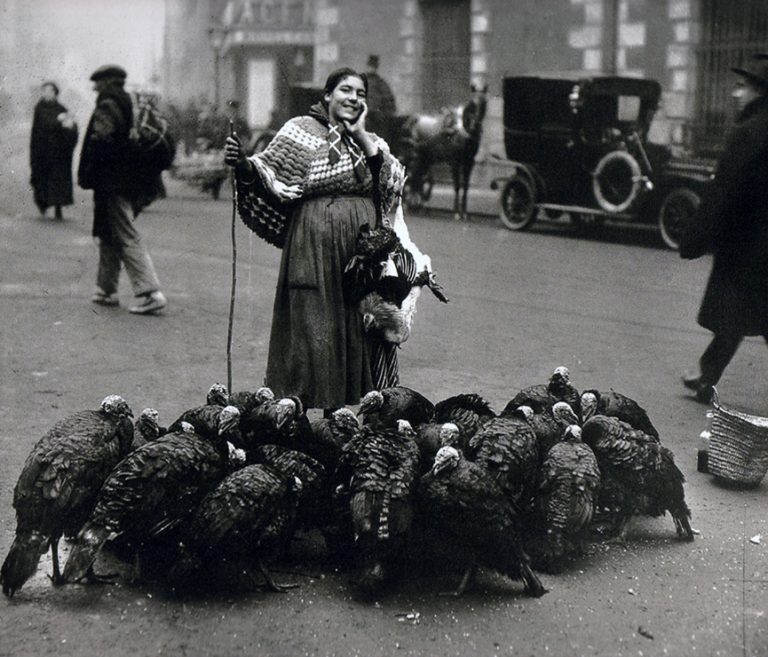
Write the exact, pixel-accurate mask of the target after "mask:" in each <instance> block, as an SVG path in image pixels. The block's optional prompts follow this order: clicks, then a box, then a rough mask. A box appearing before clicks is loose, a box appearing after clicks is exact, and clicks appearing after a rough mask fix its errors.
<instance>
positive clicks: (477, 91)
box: [461, 84, 488, 137]
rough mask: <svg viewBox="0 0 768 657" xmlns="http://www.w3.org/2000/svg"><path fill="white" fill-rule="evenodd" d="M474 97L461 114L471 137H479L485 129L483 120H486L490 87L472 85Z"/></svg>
mask: <svg viewBox="0 0 768 657" xmlns="http://www.w3.org/2000/svg"><path fill="white" fill-rule="evenodd" d="M471 90H472V95H471V96H470V98H469V101H468V102H467V104H466V105H464V110H463V112H462V114H461V123H462V126H463V127H464V130H466V132H467V134H469V135H470V136H473V137H474V136H478V135H479V134H480V131H481V130H482V127H483V119H484V118H485V110H486V107H487V105H488V85H487V84H484V85H483V86H482V87H478V86H477V85H474V84H473V85H472V87H471Z"/></svg>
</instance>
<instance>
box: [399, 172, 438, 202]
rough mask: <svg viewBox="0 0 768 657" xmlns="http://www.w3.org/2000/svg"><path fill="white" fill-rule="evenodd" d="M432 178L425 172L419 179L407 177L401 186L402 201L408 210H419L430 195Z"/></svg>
mask: <svg viewBox="0 0 768 657" xmlns="http://www.w3.org/2000/svg"><path fill="white" fill-rule="evenodd" d="M433 184H434V180H433V179H432V174H431V173H430V172H427V174H426V175H425V176H424V177H423V178H422V179H421V180H414V179H413V178H407V179H406V181H405V185H404V187H403V201H404V202H405V206H406V207H407V208H408V209H409V210H419V209H420V208H421V207H423V205H424V204H425V203H426V202H427V201H429V198H430V197H431V196H432V186H433Z"/></svg>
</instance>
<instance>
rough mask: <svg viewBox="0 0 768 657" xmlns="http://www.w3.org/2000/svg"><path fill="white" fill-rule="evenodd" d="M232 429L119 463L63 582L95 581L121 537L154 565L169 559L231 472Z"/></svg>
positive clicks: (168, 440) (156, 447)
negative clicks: (105, 552) (101, 560)
mask: <svg viewBox="0 0 768 657" xmlns="http://www.w3.org/2000/svg"><path fill="white" fill-rule="evenodd" d="M226 409H231V411H233V412H232V413H231V419H230V420H229V421H228V423H230V424H231V423H233V424H234V425H235V426H237V424H238V420H239V411H238V410H237V409H236V408H234V407H229V406H227V407H225V408H224V409H222V410H226ZM228 423H227V422H225V423H222V424H221V426H220V427H219V429H218V431H217V432H216V433H212V432H210V431H205V432H203V433H200V432H194V433H191V432H178V433H168V434H166V435H165V436H162V437H161V438H158V439H157V440H153V441H152V442H149V443H147V444H146V445H144V446H143V447H139V448H138V449H137V450H135V451H133V452H131V453H130V454H128V456H127V457H125V458H124V459H123V460H122V461H120V463H118V464H117V466H115V468H114V469H113V470H112V471H111V472H110V473H109V476H108V477H107V478H106V480H105V481H104V485H103V486H102V487H101V489H100V490H99V492H98V495H97V497H96V502H95V505H94V506H93V510H92V511H91V513H90V517H89V518H88V521H87V522H86V523H85V525H84V526H83V528H82V529H81V530H80V532H79V534H78V536H77V543H76V544H75V546H74V547H73V548H72V551H71V552H70V554H69V558H68V559H67V563H66V565H65V566H64V579H65V580H66V581H68V582H76V581H79V580H80V579H82V578H83V577H86V576H87V577H89V579H91V575H92V573H93V570H92V569H93V564H94V561H95V560H96V557H97V556H98V554H99V552H100V551H101V548H102V547H103V546H104V544H105V543H106V541H108V540H111V539H114V538H118V537H120V538H121V540H122V542H124V543H126V544H129V545H132V546H134V549H136V550H137V551H138V553H144V554H147V555H151V556H152V559H153V560H157V559H158V555H159V554H163V553H170V552H171V550H172V549H173V548H174V547H175V545H176V544H177V542H178V537H179V534H180V532H181V530H182V529H183V528H185V527H187V526H188V523H189V520H190V518H191V516H192V514H193V513H194V510H195V508H197V505H198V504H199V502H200V500H201V499H202V498H203V496H204V495H205V494H206V493H207V492H208V491H209V490H210V489H212V488H213V487H214V486H215V485H216V484H218V483H219V482H220V481H221V480H222V479H223V478H224V477H225V476H226V475H227V473H228V471H229V444H228V441H227V438H226V435H227V433H228V426H229V424H228ZM137 560H138V554H137Z"/></svg>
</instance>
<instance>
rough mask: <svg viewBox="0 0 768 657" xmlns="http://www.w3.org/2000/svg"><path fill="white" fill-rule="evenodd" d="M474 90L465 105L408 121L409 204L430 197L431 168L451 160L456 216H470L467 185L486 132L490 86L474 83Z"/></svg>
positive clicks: (418, 116)
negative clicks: (478, 85) (485, 120)
mask: <svg viewBox="0 0 768 657" xmlns="http://www.w3.org/2000/svg"><path fill="white" fill-rule="evenodd" d="M471 90H472V95H471V97H470V99H469V101H468V102H466V103H465V104H464V105H459V106H458V107H451V108H446V109H444V110H443V111H442V113H440V114H417V115H412V116H410V117H409V118H408V120H407V121H406V122H405V125H404V127H403V129H404V131H405V135H406V137H405V139H406V142H407V143H408V144H409V148H408V149H407V154H406V155H405V158H404V159H405V165H406V172H407V175H408V180H407V181H406V185H407V187H408V190H409V194H408V197H407V199H406V200H407V201H408V202H409V205H411V206H415V205H419V204H420V203H421V201H422V200H427V199H428V198H429V194H430V192H431V178H430V175H429V171H430V168H431V167H432V165H433V164H435V163H437V162H447V163H448V164H449V166H450V167H451V176H452V178H453V190H454V200H453V212H454V217H455V218H456V219H464V218H465V217H466V216H467V189H468V188H469V178H470V176H471V175H472V167H473V166H474V165H475V155H477V150H478V148H479V147H480V138H481V136H482V134H483V119H484V118H485V110H486V105H487V93H488V86H487V85H484V86H483V87H476V86H475V85H472V87H471Z"/></svg>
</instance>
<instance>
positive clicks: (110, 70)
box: [91, 64, 128, 82]
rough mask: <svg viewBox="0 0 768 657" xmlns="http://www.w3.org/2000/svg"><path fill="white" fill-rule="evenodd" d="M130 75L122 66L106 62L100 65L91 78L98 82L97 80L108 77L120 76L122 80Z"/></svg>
mask: <svg viewBox="0 0 768 657" xmlns="http://www.w3.org/2000/svg"><path fill="white" fill-rule="evenodd" d="M127 77H128V74H127V73H126V72H125V69H124V68H123V67H122V66H118V65H117V64H106V65H104V66H99V68H97V69H96V70H95V71H94V72H93V73H92V74H91V80H93V81H94V82H96V81H97V80H106V79H107V78H118V79H120V80H125V78H127Z"/></svg>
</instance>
